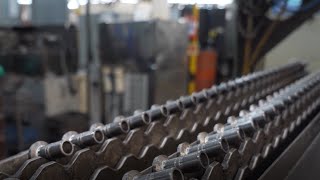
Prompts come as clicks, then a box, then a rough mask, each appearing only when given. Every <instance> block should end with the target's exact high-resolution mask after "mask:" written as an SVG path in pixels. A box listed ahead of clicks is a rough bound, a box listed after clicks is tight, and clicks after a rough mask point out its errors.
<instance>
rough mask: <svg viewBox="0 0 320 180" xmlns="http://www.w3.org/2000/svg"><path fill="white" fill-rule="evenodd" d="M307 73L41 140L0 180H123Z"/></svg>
mask: <svg viewBox="0 0 320 180" xmlns="http://www.w3.org/2000/svg"><path fill="white" fill-rule="evenodd" d="M305 74H306V71H305V64H304V63H299V62H297V63H292V64H289V65H285V66H282V67H279V68H276V69H273V70H268V71H262V72H258V73H254V74H250V75H247V76H244V77H241V78H238V79H235V80H232V81H229V82H227V83H222V84H220V85H218V86H213V87H212V88H210V89H206V90H203V91H201V92H199V93H195V94H193V95H191V96H188V97H181V98H180V99H178V100H176V101H168V102H167V103H166V104H165V105H161V106H159V105H154V106H153V107H152V108H151V109H150V110H147V111H144V112H142V111H137V112H136V113H135V114H134V115H133V116H131V117H121V116H119V117H118V118H116V120H115V122H114V123H111V124H107V125H102V124H95V125H93V126H92V127H91V129H90V131H87V132H83V133H80V134H78V133H76V132H69V133H67V134H65V135H64V136H63V138H62V140H61V141H59V142H55V143H51V144H47V143H45V142H37V143H35V144H34V145H32V146H31V147H30V149H29V150H27V151H25V152H21V153H20V154H18V155H15V156H12V157H10V158H8V159H5V160H3V161H1V162H0V179H4V178H7V177H11V178H17V179H57V178H59V179H89V178H92V179H96V178H98V179H99V178H106V177H107V178H110V179H121V178H122V176H123V174H125V173H126V172H128V171H130V170H133V169H135V170H139V171H141V170H143V169H145V168H147V167H148V166H149V165H150V164H151V163H152V161H153V159H154V158H155V157H156V156H158V155H160V154H166V155H169V154H172V153H174V152H175V151H176V147H177V146H178V145H179V144H180V143H182V142H192V141H194V140H196V138H197V137H196V136H197V134H198V133H200V132H210V131H211V130H212V127H213V126H214V125H216V124H218V123H226V119H227V117H229V116H233V115H237V114H239V112H240V110H242V109H248V108H249V106H250V105H251V104H253V103H257V102H258V101H259V100H260V99H262V98H265V97H267V96H268V95H271V94H272V93H274V92H275V91H277V90H279V89H281V88H283V87H285V86H287V85H288V84H290V83H292V82H294V81H295V80H297V79H299V78H301V77H302V76H304V75H305ZM230 144H231V143H230ZM203 156H206V155H204V153H200V154H199V157H202V158H203ZM178 171H179V170H178ZM175 172H177V171H175ZM179 172H180V171H179Z"/></svg>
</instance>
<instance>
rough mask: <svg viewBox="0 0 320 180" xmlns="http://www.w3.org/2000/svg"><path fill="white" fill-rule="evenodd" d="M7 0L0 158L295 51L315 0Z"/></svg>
mask: <svg viewBox="0 0 320 180" xmlns="http://www.w3.org/2000/svg"><path fill="white" fill-rule="evenodd" d="M88 1H89V0H1V1H0V64H1V66H0V76H1V79H0V100H1V101H0V105H1V106H0V110H1V116H0V118H1V120H0V134H1V136H0V143H1V144H0V158H1V156H2V157H5V156H8V155H12V154H15V153H17V152H20V151H21V150H24V149H27V148H28V147H29V146H30V145H31V144H32V143H33V142H35V141H37V140H39V139H41V140H45V141H47V142H53V141H56V140H58V139H59V138H61V136H62V135H63V134H64V133H65V132H67V131H70V130H74V131H78V132H82V131H85V130H87V129H88V128H89V125H90V124H92V123H97V122H101V123H109V122H112V121H113V120H114V119H115V118H116V117H117V116H118V115H119V114H121V115H123V116H127V115H130V114H132V113H134V111H135V110H137V109H141V110H146V109H148V108H150V106H152V105H153V104H161V103H165V102H166V100H168V99H176V98H178V97H179V96H181V95H187V94H190V93H192V92H194V91H199V90H201V89H203V88H208V87H211V86H212V85H213V84H215V83H219V82H222V81H226V80H229V79H232V78H234V77H237V76H240V75H243V74H248V73H250V72H253V71H256V70H259V69H263V68H265V67H268V66H276V65H278V64H285V62H287V61H288V59H291V58H305V59H308V60H310V63H311V66H310V67H312V68H313V69H317V68H319V67H320V61H318V60H319V59H320V53H318V46H317V45H318V42H320V36H319V34H318V33H319V32H320V17H319V16H317V11H318V10H319V7H320V5H319V4H320V3H319V1H317V0H271V1H264V0H259V1H254V0H91V1H89V2H90V3H88Z"/></svg>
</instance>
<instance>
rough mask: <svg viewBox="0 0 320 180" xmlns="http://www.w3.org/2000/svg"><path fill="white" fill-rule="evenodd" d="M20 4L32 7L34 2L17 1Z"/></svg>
mask: <svg viewBox="0 0 320 180" xmlns="http://www.w3.org/2000/svg"><path fill="white" fill-rule="evenodd" d="M17 2H18V4H21V5H30V4H32V0H17Z"/></svg>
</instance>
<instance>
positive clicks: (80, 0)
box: [78, 0, 88, 6]
mask: <svg viewBox="0 0 320 180" xmlns="http://www.w3.org/2000/svg"><path fill="white" fill-rule="evenodd" d="M78 3H79V5H80V6H84V5H86V4H87V3H88V0H78Z"/></svg>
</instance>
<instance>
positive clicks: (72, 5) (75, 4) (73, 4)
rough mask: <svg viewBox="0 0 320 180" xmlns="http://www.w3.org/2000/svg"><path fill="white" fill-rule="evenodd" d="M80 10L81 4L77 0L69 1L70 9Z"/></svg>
mask: <svg viewBox="0 0 320 180" xmlns="http://www.w3.org/2000/svg"><path fill="white" fill-rule="evenodd" d="M78 8H79V3H78V2H77V0H69V2H68V9H71V10H72V9H78Z"/></svg>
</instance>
